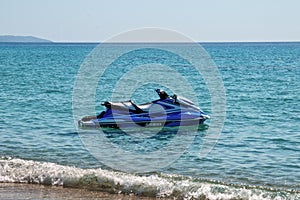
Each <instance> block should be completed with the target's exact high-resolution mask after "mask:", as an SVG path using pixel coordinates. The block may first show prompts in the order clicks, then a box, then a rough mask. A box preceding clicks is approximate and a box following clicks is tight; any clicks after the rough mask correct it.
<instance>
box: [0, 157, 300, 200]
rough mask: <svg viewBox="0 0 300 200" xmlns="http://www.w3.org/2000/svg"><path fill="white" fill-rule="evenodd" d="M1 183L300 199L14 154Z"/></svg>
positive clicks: (4, 164)
mask: <svg viewBox="0 0 300 200" xmlns="http://www.w3.org/2000/svg"><path fill="white" fill-rule="evenodd" d="M0 182H2V183H32V184H41V185H53V186H62V187H71V188H83V189H89V190H96V191H102V192H109V193H113V194H134V195H140V196H146V197H158V198H165V197H167V198H174V199H255V200H259V199H277V200H279V199H300V192H299V191H292V190H291V191H287V190H276V189H272V188H263V187H258V186H245V185H228V184H227V185H226V184H224V183H221V182H214V181H207V180H200V179H195V178H191V177H184V176H179V175H171V174H148V175H137V174H129V173H123V172H116V171H110V170H104V169H101V168H97V169H82V168H77V167H72V166H63V165H58V164H55V163H50V162H39V161H32V160H23V159H18V158H10V157H2V158H0Z"/></svg>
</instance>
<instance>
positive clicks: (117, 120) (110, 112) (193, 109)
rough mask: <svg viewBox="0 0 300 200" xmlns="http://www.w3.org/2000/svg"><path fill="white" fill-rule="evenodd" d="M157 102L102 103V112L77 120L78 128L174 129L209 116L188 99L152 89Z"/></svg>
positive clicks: (201, 122)
mask: <svg viewBox="0 0 300 200" xmlns="http://www.w3.org/2000/svg"><path fill="white" fill-rule="evenodd" d="M155 91H156V92H157V94H158V95H159V97H160V99H158V100H155V101H152V102H149V103H145V104H140V105H136V104H135V103H134V102H133V101H131V100H129V101H123V102H118V103H114V102H108V101H106V102H104V103H103V104H102V105H103V106H105V107H106V111H102V112H101V113H100V114H99V115H97V116H87V117H84V118H82V119H81V120H79V121H78V125H79V127H81V128H98V127H109V128H136V127H176V126H194V125H199V124H203V122H204V121H205V120H206V119H209V116H208V115H207V114H205V113H204V112H203V111H201V110H200V108H199V107H197V106H196V105H195V104H194V103H192V102H191V101H190V100H188V99H186V98H184V97H180V96H177V95H175V94H174V95H173V96H169V95H168V94H167V93H166V92H165V91H163V90H160V89H156V90H155Z"/></svg>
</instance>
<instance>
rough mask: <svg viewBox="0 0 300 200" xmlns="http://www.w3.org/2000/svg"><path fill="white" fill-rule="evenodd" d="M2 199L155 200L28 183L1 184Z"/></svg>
mask: <svg viewBox="0 0 300 200" xmlns="http://www.w3.org/2000/svg"><path fill="white" fill-rule="evenodd" d="M0 198H1V199H102V200H110V199H120V200H121V199H122V200H137V199H142V200H154V199H156V198H154V197H143V196H136V195H133V194H132V195H131V194H111V193H107V192H101V191H92V190H87V189H79V188H78V189H77V188H68V187H62V186H45V185H39V184H26V183H0Z"/></svg>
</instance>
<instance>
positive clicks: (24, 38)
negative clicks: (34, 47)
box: [0, 35, 52, 43]
mask: <svg viewBox="0 0 300 200" xmlns="http://www.w3.org/2000/svg"><path fill="white" fill-rule="evenodd" d="M0 42H24V43H52V41H50V40H45V39H41V38H37V37H33V36H14V35H0Z"/></svg>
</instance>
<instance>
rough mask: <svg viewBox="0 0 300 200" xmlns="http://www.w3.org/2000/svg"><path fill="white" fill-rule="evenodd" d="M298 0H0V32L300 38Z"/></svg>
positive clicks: (91, 37) (69, 38) (80, 38)
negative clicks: (159, 31)
mask: <svg viewBox="0 0 300 200" xmlns="http://www.w3.org/2000/svg"><path fill="white" fill-rule="evenodd" d="M299 10H300V1H299V0H186V1H184V0H0V35H22V36H28V35H31V36H36V37H40V38H44V39H49V40H52V41H55V42H101V41H105V40H107V39H109V38H110V37H112V36H114V35H117V34H119V33H121V32H124V31H128V30H132V29H138V28H144V27H158V28H166V29H171V30H175V31H178V32H180V33H182V34H184V35H186V36H188V37H190V38H192V39H193V40H195V41H199V42H239V41H250V42H251V41H300V11H299Z"/></svg>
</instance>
